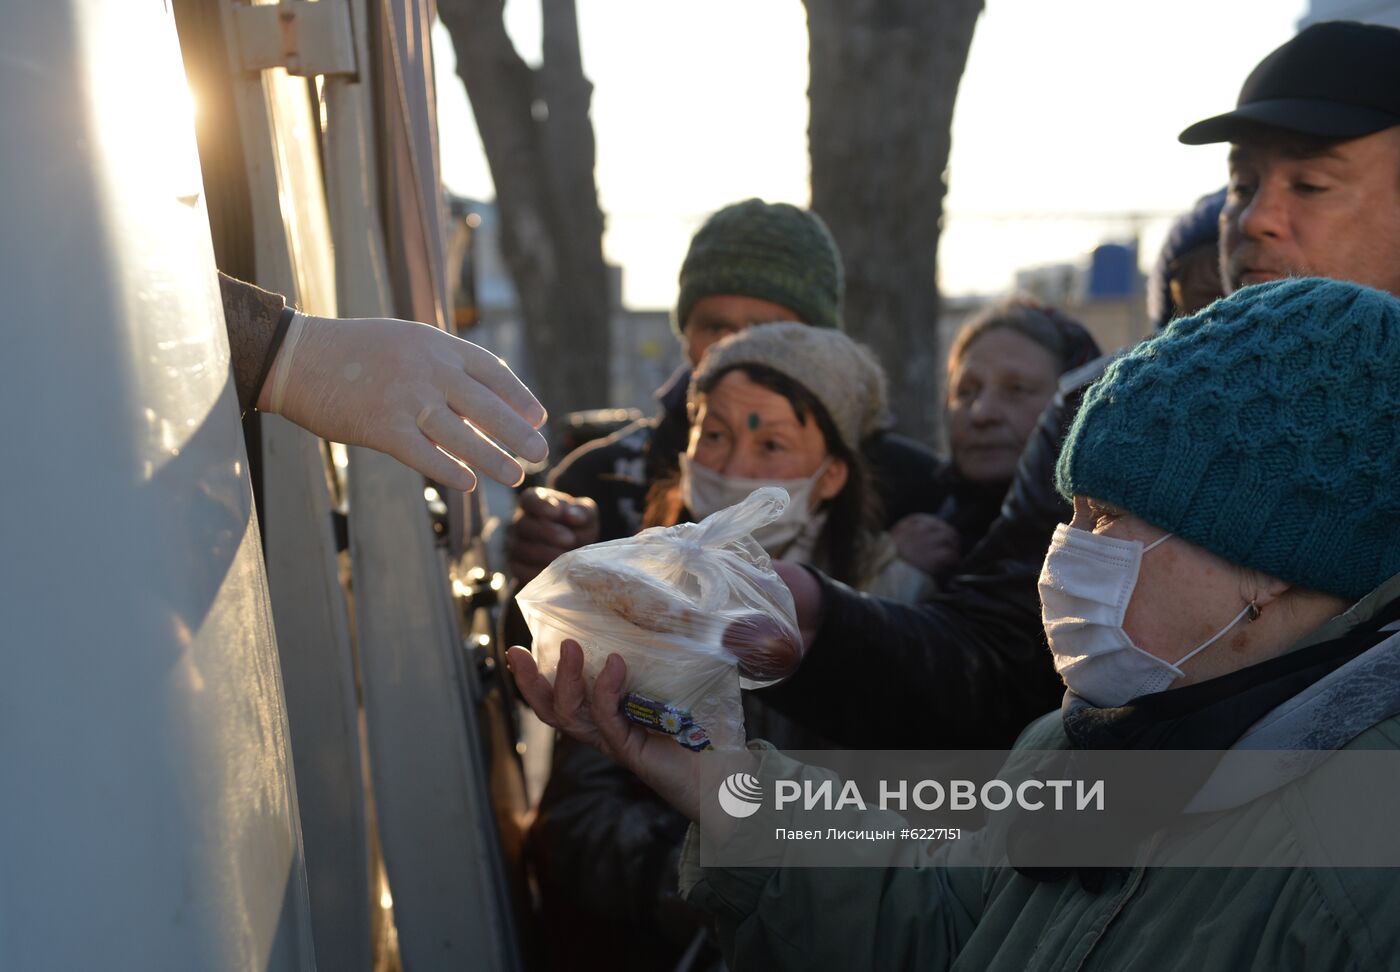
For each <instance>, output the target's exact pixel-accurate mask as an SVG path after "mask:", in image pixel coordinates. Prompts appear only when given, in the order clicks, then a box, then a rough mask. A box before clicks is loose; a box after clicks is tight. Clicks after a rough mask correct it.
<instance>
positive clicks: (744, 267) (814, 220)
mask: <svg viewBox="0 0 1400 972" xmlns="http://www.w3.org/2000/svg"><path fill="white" fill-rule="evenodd" d="M845 286H846V285H845V279H844V276H843V274H842V270H841V255H840V253H839V252H837V249H836V241H835V240H833V239H832V238H831V233H830V231H829V230H827V228H826V224H825V223H823V222H822V221H821V217H819V216H818V215H817V214H816V213H813V212H810V211H808V210H805V209H798V208H797V207H796V206H791V205H788V204H787V203H766V202H764V201H763V200H762V199H747V200H745V201H744V202H741V203H734V204H733V205H732V206H726V207H724V208H723V209H721V210H719V211H718V212H716V213H715V214H714V215H713V216H711V217H710V218H709V219H708V220H706V221H705V225H704V226H702V227H700V230H699V232H697V233H696V234H695V237H694V239H692V240H691V241H690V250H689V252H688V253H686V255H685V262H684V263H683V264H681V274H680V297H679V298H678V299H677V301H676V319H675V321H674V323H675V327H676V331H677V332H680V330H681V329H682V328H684V327H685V321H686V318H687V317H689V316H690V312H691V310H693V309H694V307H695V305H696V303H697V302H698V301H699V300H700V299H701V298H703V297H711V296H714V295H733V296H739V297H755V298H757V299H759V300H768V301H772V302H773V303H775V304H781V305H782V306H784V307H786V308H788V309H789V310H791V311H792V312H793V313H794V314H796V315H797V317H798V318H799V319H800V320H801V321H802V322H803V323H804V324H811V325H814V326H816V327H834V328H839V327H840V326H841V301H842V299H843V297H844V294H845Z"/></svg>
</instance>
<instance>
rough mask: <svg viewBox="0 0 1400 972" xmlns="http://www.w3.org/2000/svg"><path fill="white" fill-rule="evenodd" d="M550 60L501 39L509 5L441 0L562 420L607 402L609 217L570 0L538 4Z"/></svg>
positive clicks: (531, 329)
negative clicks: (530, 58)
mask: <svg viewBox="0 0 1400 972" xmlns="http://www.w3.org/2000/svg"><path fill="white" fill-rule="evenodd" d="M541 7H542V12H543V22H544V36H543V55H544V56H543V61H542V63H541V65H540V67H539V69H538V70H535V69H532V68H530V66H529V65H527V64H526V63H525V62H524V61H523V60H522V59H521V57H520V55H519V54H518V53H517V52H516V50H515V47H514V45H512V44H511V41H510V37H509V35H508V34H507V33H506V29H505V22H504V20H503V14H504V11H505V3H504V0H438V2H437V10H438V17H439V18H440V19H441V20H442V22H443V25H444V26H445V27H446V28H447V31H448V33H449V34H451V36H452V45H453V47H454V48H455V49H456V52H457V74H458V76H460V77H461V79H462V82H463V83H464V84H465V85H466V88H467V96H468V97H469V98H470V99H471V103H472V111H473V113H474V114H475V115H476V124H477V128H478V130H479V131H480V132H481V141H482V145H483V146H484V147H485V149H486V161H487V162H488V164H489V165H490V167H491V178H492V180H493V181H494V182H495V184H496V201H497V204H498V206H499V207H500V216H501V249H502V253H503V255H504V257H505V260H506V264H507V266H509V267H510V272H511V277H512V278H513V280H514V281H515V289H516V291H517V292H518V293H519V295H520V304H521V311H522V314H523V316H524V321H525V343H526V347H527V348H528V349H529V354H530V362H529V365H530V367H529V371H530V374H531V376H532V379H533V381H534V385H535V387H534V391H535V392H536V394H538V395H539V397H540V400H541V401H542V402H543V403H544V405H545V407H546V408H548V409H549V411H550V413H551V414H552V415H555V416H561V415H563V414H564V413H566V412H570V411H573V410H575V409H580V408H597V407H600V406H603V405H606V404H607V403H608V391H609V389H608V367H609V362H610V356H609V349H608V344H609V333H610V330H609V312H610V303H611V301H610V299H609V294H608V281H607V272H606V269H605V266H604V263H603V245H602V236H603V215H602V212H601V211H600V210H599V208H598V190H597V185H596V183H595V182H594V179H593V164H594V157H595V146H594V140H593V125H592V122H591V121H590V120H589V117H588V111H589V103H590V100H591V99H592V96H593V85H592V84H591V83H589V81H588V79H587V78H586V77H584V74H583V63H582V61H581V59H580V56H579V42H578V19H577V16H576V15H575V11H574V0H541Z"/></svg>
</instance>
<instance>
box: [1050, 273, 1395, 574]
mask: <svg viewBox="0 0 1400 972" xmlns="http://www.w3.org/2000/svg"><path fill="white" fill-rule="evenodd" d="M1056 479H1057V483H1058V485H1059V488H1060V492H1062V493H1064V494H1065V495H1066V496H1071V495H1078V496H1089V497H1094V498H1095V499H1099V500H1103V501H1105V502H1108V503H1112V504H1114V505H1116V506H1120V507H1122V508H1123V509H1125V510H1127V511H1129V512H1130V513H1133V514H1135V515H1136V516H1138V517H1140V518H1141V519H1143V520H1146V521H1147V522H1149V523H1152V524H1154V525H1155V526H1158V527H1161V528H1162V529H1164V530H1169V531H1171V532H1172V533H1174V534H1176V535H1178V536H1180V537H1182V538H1183V539H1185V540H1187V541H1188V542H1190V543H1194V544H1196V545H1197V546H1199V547H1203V548H1205V549H1206V550H1209V551H1212V552H1213V553H1215V554H1218V555H1219V556H1221V557H1223V558H1224V559H1225V560H1228V561H1230V562H1231V563H1234V564H1238V565H1240V566H1244V567H1251V568H1254V569H1256V570H1259V571H1262V572H1263V573H1265V574H1269V575H1271V576H1274V577H1278V578H1280V579H1282V580H1285V581H1288V582H1290V583H1293V584H1297V585H1300V586H1302V587H1305V588H1312V589H1315V590H1320V591H1326V592H1328V593H1331V594H1336V595H1339V596H1341V597H1346V598H1351V599H1353V600H1354V599H1357V598H1360V597H1362V596H1364V595H1365V594H1366V593H1367V592H1369V591H1370V590H1372V589H1373V588H1375V587H1376V586H1378V585H1379V584H1381V583H1382V582H1383V581H1385V580H1386V579H1388V578H1389V577H1391V576H1393V575H1395V574H1396V573H1400V301H1397V300H1396V299H1395V298H1394V297H1392V296H1390V295H1389V294H1385V293H1382V292H1380V291H1377V290H1372V289H1370V288H1368V287H1362V286H1358V285H1356V284H1351V283H1343V282H1340V281H1335V280H1320V279H1300V280H1284V281H1278V282H1274V283H1266V284H1260V285H1258V286H1253V287H1246V288H1245V289H1243V290H1240V291H1238V292H1237V293H1235V294H1234V295H1233V296H1231V297H1228V298H1225V299H1224V300H1219V301H1216V302H1215V303H1214V304H1212V305H1210V306H1209V307H1207V308H1206V309H1205V310H1203V311H1201V312H1200V313H1198V314H1196V315H1195V316H1193V317H1187V318H1182V319H1181V320H1179V321H1177V322H1176V323H1174V324H1172V325H1171V326H1170V327H1169V328H1167V330H1165V331H1164V332H1162V334H1161V335H1159V336H1157V337H1155V338H1153V339H1152V340H1150V341H1146V342H1144V343H1142V344H1140V345H1138V346H1137V348H1135V349H1134V350H1132V351H1130V352H1129V353H1127V354H1126V355H1124V356H1123V357H1122V358H1120V359H1119V360H1118V361H1116V362H1115V363H1114V364H1113V365H1112V366H1111V367H1110V368H1109V369H1108V371H1107V372H1106V373H1105V374H1104V376H1103V378H1102V379H1100V380H1099V381H1098V382H1097V383H1096V384H1095V385H1094V386H1093V387H1092V388H1091V389H1090V390H1089V392H1088V393H1087V394H1086V395H1085V397H1084V404H1083V407H1082V408H1081V409H1080V410H1079V415H1078V416H1077V417H1076V418H1075V421H1074V425H1073V426H1072V427H1071V429H1070V433H1069V437H1068V438H1067V439H1066V441H1065V447H1064V449H1063V451H1062V452H1061V454H1060V459H1059V464H1058V467H1057V469H1056Z"/></svg>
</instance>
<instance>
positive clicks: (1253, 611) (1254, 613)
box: [1247, 601, 1259, 621]
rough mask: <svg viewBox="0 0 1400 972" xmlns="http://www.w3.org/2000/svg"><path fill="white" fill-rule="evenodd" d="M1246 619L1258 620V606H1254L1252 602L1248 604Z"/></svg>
mask: <svg viewBox="0 0 1400 972" xmlns="http://www.w3.org/2000/svg"><path fill="white" fill-rule="evenodd" d="M1247 617H1248V618H1249V620H1251V621H1258V620H1259V605H1257V604H1255V603H1254V602H1253V601H1250V602H1249V614H1248V615H1247Z"/></svg>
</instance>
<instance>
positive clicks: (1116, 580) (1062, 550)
mask: <svg viewBox="0 0 1400 972" xmlns="http://www.w3.org/2000/svg"><path fill="white" fill-rule="evenodd" d="M1170 538H1171V534H1170V533H1168V534H1167V535H1166V536H1164V537H1162V538H1161V539H1159V540H1157V541H1155V542H1153V543H1151V544H1148V545H1146V546H1144V545H1143V544H1141V543H1139V542H1138V541H1136V540H1118V539H1115V538H1113V537H1105V536H1101V535H1099V534H1096V533H1090V532H1089V531H1087V530H1078V529H1075V528H1074V527H1071V526H1069V525H1068V524H1064V523H1061V524H1060V525H1059V526H1057V527H1056V528H1055V536H1054V538H1053V539H1052V540H1051V541H1050V550H1049V552H1048V553H1047V554H1046V555H1045V565H1044V566H1043V567H1042V568H1041V571H1040V584H1039V587H1040V603H1041V618H1042V619H1043V620H1044V622H1045V637H1046V638H1047V639H1048V640H1049V642H1050V652H1051V654H1053V655H1054V656H1055V671H1057V672H1059V673H1060V677H1061V678H1063V679H1064V680H1065V684H1066V685H1067V686H1069V689H1070V691H1071V692H1073V693H1074V694H1076V695H1078V696H1080V697H1082V698H1084V699H1085V700H1087V701H1088V702H1090V703H1092V704H1093V705H1096V706H1100V707H1111V706H1119V705H1126V704H1127V703H1129V702H1131V701H1132V700H1133V699H1135V698H1138V697H1139V696H1142V695H1150V694H1151V693H1153V692H1160V691H1162V690H1163V689H1166V688H1167V687H1169V686H1170V685H1171V684H1172V683H1173V682H1175V681H1176V680H1177V679H1179V678H1182V677H1183V676H1184V675H1185V674H1186V673H1185V672H1183V671H1182V670H1181V666H1182V665H1183V664H1185V663H1186V662H1187V661H1188V660H1190V659H1191V658H1193V657H1195V656H1196V655H1197V654H1198V653H1199V652H1202V651H1204V650H1205V649H1206V648H1208V647H1210V646H1211V645H1213V644H1215V642H1216V641H1217V640H1219V639H1220V638H1222V637H1223V636H1224V635H1225V634H1226V632H1228V631H1229V630H1230V629H1231V628H1233V627H1234V626H1235V625H1237V624H1239V622H1240V619H1241V618H1243V617H1244V616H1245V615H1247V614H1249V613H1250V611H1251V609H1253V608H1254V605H1253V604H1252V603H1251V604H1250V605H1248V606H1246V607H1245V609H1244V610H1243V611H1241V612H1240V613H1239V614H1237V615H1235V619H1234V620H1233V621H1231V622H1230V623H1229V624H1227V625H1226V626H1225V627H1223V628H1221V629H1220V630H1219V631H1217V632H1216V633H1215V634H1214V635H1212V636H1211V637H1210V638H1208V639H1206V640H1205V641H1204V642H1203V643H1201V644H1199V645H1197V646H1196V647H1195V648H1192V649H1191V650H1190V651H1188V652H1187V653H1186V654H1184V655H1182V656H1181V657H1180V658H1178V659H1177V660H1176V662H1175V663H1172V662H1167V661H1164V660H1163V659H1161V658H1158V657H1157V656H1156V655H1153V654H1151V653H1150V652H1146V651H1143V650H1142V649H1141V648H1139V647H1138V646H1137V645H1135V644H1133V641H1132V639H1131V638H1129V637H1128V633H1127V632H1126V631H1124V630H1123V617H1124V615H1125V614H1127V611H1128V602H1129V601H1130V600H1132V596H1133V589H1134V588H1135V587H1136V586H1137V580H1138V569H1139V568H1140V567H1141V566H1142V557H1143V554H1145V553H1147V551H1149V550H1151V549H1153V548H1154V547H1157V546H1159V545H1161V544H1162V543H1164V542H1165V541H1166V540H1168V539H1170Z"/></svg>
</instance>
